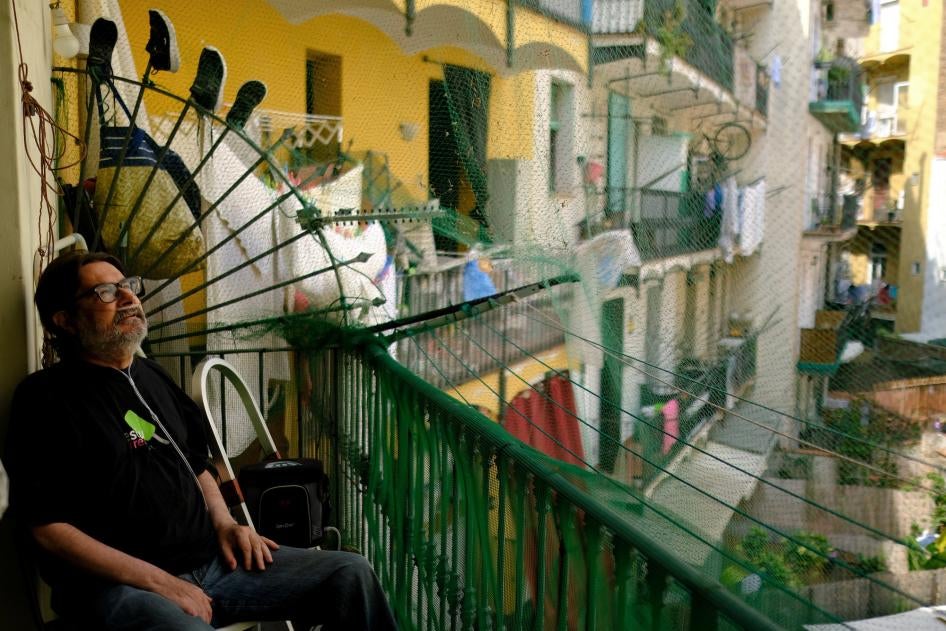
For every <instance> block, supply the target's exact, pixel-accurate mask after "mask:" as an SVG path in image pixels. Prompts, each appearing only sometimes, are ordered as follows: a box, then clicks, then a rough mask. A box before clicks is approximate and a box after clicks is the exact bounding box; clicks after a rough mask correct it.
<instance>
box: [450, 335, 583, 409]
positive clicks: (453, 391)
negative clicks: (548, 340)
mask: <svg viewBox="0 0 946 631" xmlns="http://www.w3.org/2000/svg"><path fill="white" fill-rule="evenodd" d="M535 357H536V359H531V358H530V359H526V360H523V361H520V362H518V363H515V364H512V365H511V366H509V368H508V369H507V370H506V396H505V399H506V400H507V401H511V400H512V399H513V398H514V397H515V396H516V395H517V394H518V393H520V392H522V391H523V390H525V389H526V388H527V387H528V386H527V385H526V383H529V384H533V383H536V382H538V381H541V380H542V378H543V377H544V376H545V374H546V373H547V372H549V369H550V368H552V369H554V370H568V369H569V364H568V354H567V353H566V352H565V346H558V347H555V348H553V349H550V350H547V351H543V352H541V353H536V354H535ZM523 381H525V382H526V383H523ZM444 392H446V393H447V394H449V395H450V396H452V397H453V398H455V399H457V400H459V401H461V402H463V403H468V404H469V405H475V406H477V407H479V408H480V410H481V411H482V412H483V413H484V414H485V415H486V416H488V417H489V418H491V419H492V420H494V421H495V420H497V417H498V415H499V400H498V394H497V393H498V392H499V371H498V370H497V371H494V372H491V373H488V374H486V375H483V376H481V377H480V378H479V379H474V380H472V381H468V382H466V383H464V384H460V385H458V386H457V387H456V388H448V389H446V390H444Z"/></svg>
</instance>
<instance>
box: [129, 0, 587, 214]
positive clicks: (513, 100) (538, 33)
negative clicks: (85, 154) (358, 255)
mask: <svg viewBox="0 0 946 631" xmlns="http://www.w3.org/2000/svg"><path fill="white" fill-rule="evenodd" d="M425 4H431V3H424V2H419V3H418V12H419V11H420V10H422V9H423V8H425V7H424V5H425ZM447 4H450V3H447ZM453 4H458V5H459V6H461V7H466V8H469V7H471V6H480V5H484V6H485V5H491V3H489V2H484V3H479V4H477V3H474V4H470V3H467V2H459V0H458V1H457V2H454V3H453ZM492 4H496V5H502V6H505V3H492ZM121 6H122V11H123V14H124V17H125V21H126V26H127V28H128V32H129V37H130V38H131V40H132V49H133V50H134V51H135V53H136V56H137V57H136V63H137V64H138V67H139V69H141V70H143V68H144V63H145V54H144V53H143V51H142V49H143V47H144V43H145V42H146V41H147V38H148V21H147V9H148V8H152V7H154V8H159V9H161V10H163V11H164V12H166V13H167V14H168V16H169V17H170V18H171V20H172V21H173V22H174V24H175V25H176V28H177V31H178V38H179V44H180V48H181V56H182V69H181V71H180V72H179V73H178V74H176V75H168V74H166V73H163V74H159V75H156V76H155V77H154V78H155V80H156V82H157V83H158V84H160V85H163V86H166V87H167V88H169V89H170V90H171V91H173V92H174V93H176V94H181V95H184V94H187V89H188V87H189V86H190V83H191V80H192V77H193V73H194V71H195V69H196V64H197V58H198V56H199V53H200V49H201V48H202V47H203V46H204V45H213V46H216V47H217V48H219V49H220V50H221V52H222V53H223V54H224V56H225V58H226V60H227V65H228V78H227V84H226V89H225V99H224V100H225V102H232V100H233V98H234V96H235V94H236V91H237V89H238V87H239V86H240V85H241V84H242V83H243V82H244V81H247V80H249V79H260V80H262V81H264V82H265V83H266V84H267V86H268V88H269V94H268V96H267V99H266V101H264V103H263V105H262V106H261V107H263V108H266V109H273V110H283V111H290V112H304V110H305V75H304V69H305V59H306V54H307V52H308V51H310V50H311V51H318V52H324V53H329V54H334V55H339V56H341V57H342V116H343V118H344V128H345V142H346V143H347V142H348V141H349V140H351V141H352V142H353V144H352V147H351V148H352V150H353V151H355V152H358V151H364V150H368V149H371V150H374V151H380V152H383V153H386V154H387V155H388V157H389V160H390V164H391V169H392V171H393V173H394V175H395V176H396V177H397V178H398V179H400V180H401V181H402V182H403V183H404V185H405V187H406V189H407V191H408V192H409V194H410V195H411V196H413V197H415V198H418V199H420V198H426V186H427V173H428V169H427V142H428V129H427V128H428V84H429V82H430V80H432V79H442V78H443V73H442V69H441V66H439V65H437V64H436V63H428V62H425V61H424V60H423V56H424V55H427V56H428V57H429V58H431V59H433V60H436V61H439V62H446V63H452V64H456V65H460V66H466V67H470V68H475V69H478V70H482V71H485V72H489V73H490V74H492V77H493V79H492V92H491V96H490V119H489V136H488V137H489V144H488V157H490V158H506V159H530V158H532V156H533V151H534V147H533V140H532V138H533V135H532V121H533V117H534V112H533V105H532V104H533V102H534V98H533V92H534V73H532V72H522V73H519V74H518V75H513V76H510V77H503V76H500V75H499V74H498V69H496V68H492V67H489V66H488V65H487V64H486V63H485V62H484V61H483V60H482V59H480V58H479V57H477V56H476V55H474V54H473V53H471V52H469V51H468V50H465V49H464V45H465V42H464V41H463V40H462V35H463V34H462V33H461V34H460V35H461V37H460V38H458V40H457V45H456V46H440V47H437V48H431V49H429V50H425V51H423V53H418V54H412V55H405V54H403V53H402V51H401V49H400V48H399V47H398V45H397V44H396V43H395V42H394V41H392V40H391V39H390V38H389V37H388V36H386V35H385V34H384V33H383V32H382V31H381V30H379V29H377V28H375V27H374V26H373V25H371V24H369V23H368V22H366V21H364V20H362V19H359V18H354V17H349V16H343V15H325V16H320V17H316V18H313V19H311V20H309V21H307V22H305V23H304V24H300V25H291V24H289V23H287V22H286V21H285V20H284V19H283V18H282V17H281V16H280V15H279V14H278V13H277V12H276V11H275V10H274V9H273V8H271V7H270V6H269V5H268V4H267V3H266V2H265V1H263V0H233V1H232V2H228V3H227V5H226V7H227V9H226V11H220V12H218V13H216V14H215V15H214V17H213V19H212V20H210V19H207V10H206V4H205V3H204V2H196V1H195V2H190V3H182V2H178V1H174V0H147V1H145V0H121ZM520 13H521V15H520V16H519V17H518V18H517V38H518V40H519V41H518V42H517V43H519V44H524V43H526V42H528V41H533V40H535V39H537V38H541V37H545V38H553V37H554V38H557V39H554V40H552V39H547V40H546V41H550V42H556V43H557V44H560V43H561V41H563V40H565V41H573V44H574V45H573V46H572V47H573V48H575V50H576V51H577V50H578V49H579V48H580V46H583V45H586V44H585V43H584V42H586V39H585V37H584V36H583V35H582V34H581V33H580V32H579V31H578V30H576V29H573V28H570V27H565V26H564V25H561V24H559V23H557V22H554V21H552V20H549V19H548V18H545V17H543V16H540V15H538V14H535V13H532V12H528V11H524V10H523V11H521V12H520ZM479 18H480V19H481V20H483V21H487V22H488V23H489V24H490V26H491V27H495V28H497V29H499V30H498V32H497V33H496V36H497V38H498V39H499V41H503V38H504V32H505V13H504V12H503V11H495V10H489V11H485V10H484V11H480V15H479ZM500 18H501V19H500ZM562 28H564V29H566V31H567V32H562V31H561V29H562ZM520 31H521V33H520ZM414 37H420V38H422V37H423V34H422V33H415V35H414ZM420 41H423V40H420ZM480 43H482V42H480ZM550 45H551V44H550ZM578 58H579V59H580V58H581V57H578ZM401 122H414V123H417V124H418V127H419V132H418V134H417V135H416V136H415V137H414V139H413V140H412V141H409V142H408V141H405V140H404V139H403V138H402V137H401V135H400V132H399V124H400V123H401Z"/></svg>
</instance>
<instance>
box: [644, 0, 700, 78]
mask: <svg viewBox="0 0 946 631" xmlns="http://www.w3.org/2000/svg"><path fill="white" fill-rule="evenodd" d="M686 16H687V9H686V5H685V4H684V3H683V0H676V2H675V3H674V4H673V6H672V7H670V8H668V9H666V10H664V11H663V12H661V13H660V15H659V16H656V19H654V17H655V16H653V15H651V16H649V17H646V16H645V18H644V19H642V20H641V21H640V22H638V24H637V28H635V29H634V34H635V35H651V36H652V37H653V38H654V39H655V40H657V43H658V44H660V71H661V72H665V73H666V72H668V71H669V68H668V62H669V61H670V60H671V59H673V58H674V57H681V58H682V57H686V54H687V53H688V52H689V51H690V48H692V47H693V39H692V38H691V37H690V36H689V34H687V33H686V31H685V30H684V29H683V22H684V20H685V19H686Z"/></svg>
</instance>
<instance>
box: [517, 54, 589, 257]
mask: <svg viewBox="0 0 946 631" xmlns="http://www.w3.org/2000/svg"><path fill="white" fill-rule="evenodd" d="M553 81H556V82H559V83H564V84H567V85H569V86H570V87H571V95H572V98H571V108H570V109H571V112H570V120H566V121H563V122H567V123H568V124H569V125H570V127H571V130H570V132H571V133H570V135H571V138H572V141H571V145H570V151H569V153H570V154H571V155H569V156H566V157H565V159H564V160H563V161H562V162H561V163H560V165H559V166H560V168H561V169H567V170H569V172H571V173H573V174H574V176H573V177H572V178H569V179H571V181H572V183H571V185H570V186H569V187H568V188H567V189H566V190H563V191H556V192H555V193H550V192H549V167H548V165H549V120H550V110H549V108H550V104H551V84H552V82H553ZM534 94H535V96H534V99H535V102H534V104H533V107H534V112H535V118H534V124H533V143H534V146H535V158H533V159H532V160H521V161H519V163H518V169H519V171H518V173H517V181H518V182H519V183H520V184H519V189H518V191H517V192H516V216H517V217H518V218H519V220H518V221H517V222H516V236H515V239H516V242H517V243H519V244H524V245H537V246H540V247H542V248H550V249H553V250H562V249H565V248H567V247H569V246H571V245H573V244H575V243H576V242H577V240H578V227H577V224H578V222H580V221H581V220H582V219H583V218H584V217H585V190H584V187H583V177H582V174H581V171H580V169H579V166H578V160H577V158H578V156H588V155H589V152H590V151H591V138H592V126H591V125H590V119H589V118H588V117H587V116H583V115H582V114H585V113H587V112H590V111H591V93H590V90H589V89H588V77H587V75H585V74H582V73H578V72H570V71H560V70H540V71H537V72H536V73H535V91H534Z"/></svg>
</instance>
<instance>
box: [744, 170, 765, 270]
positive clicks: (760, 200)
mask: <svg viewBox="0 0 946 631" xmlns="http://www.w3.org/2000/svg"><path fill="white" fill-rule="evenodd" d="M764 232H765V179H761V180H759V181H758V182H755V183H754V184H752V185H750V186H747V187H746V188H745V190H744V192H743V212H742V224H741V226H740V229H739V254H741V255H742V256H751V255H752V254H754V253H755V251H756V250H758V249H759V246H760V245H761V244H762V238H763V234H764Z"/></svg>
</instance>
